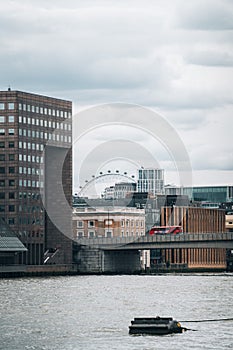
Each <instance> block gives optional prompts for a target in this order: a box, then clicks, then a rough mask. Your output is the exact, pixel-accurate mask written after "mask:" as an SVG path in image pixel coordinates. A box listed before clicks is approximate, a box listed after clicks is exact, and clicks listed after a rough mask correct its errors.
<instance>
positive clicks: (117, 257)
mask: <svg viewBox="0 0 233 350" xmlns="http://www.w3.org/2000/svg"><path fill="white" fill-rule="evenodd" d="M75 260H76V263H77V265H78V271H79V272H81V273H90V274H91V273H93V274H95V273H136V272H139V271H141V265H140V252H139V251H138V250H129V251H117V250H116V251H107V250H102V249H98V248H90V247H81V249H79V251H78V252H77V256H76V259H75Z"/></svg>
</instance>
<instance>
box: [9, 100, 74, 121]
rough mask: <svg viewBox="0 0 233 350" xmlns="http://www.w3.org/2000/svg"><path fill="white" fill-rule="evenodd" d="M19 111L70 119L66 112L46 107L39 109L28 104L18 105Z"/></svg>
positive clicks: (69, 114)
mask: <svg viewBox="0 0 233 350" xmlns="http://www.w3.org/2000/svg"><path fill="white" fill-rule="evenodd" d="M8 109H9V108H8ZM13 109H14V108H13ZM19 110H20V111H25V112H32V113H37V114H45V115H51V116H53V117H60V118H70V117H71V112H67V111H63V110H59V109H52V108H47V107H39V106H34V105H29V104H27V105H26V104H25V103H23V104H22V103H19Z"/></svg>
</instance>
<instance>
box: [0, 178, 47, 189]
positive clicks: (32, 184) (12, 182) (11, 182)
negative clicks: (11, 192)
mask: <svg viewBox="0 0 233 350" xmlns="http://www.w3.org/2000/svg"><path fill="white" fill-rule="evenodd" d="M15 185H16V181H15V180H14V179H12V180H3V179H0V187H6V186H9V187H14V186H15ZM19 186H20V187H22V186H24V187H36V188H42V187H43V186H44V183H43V181H40V182H39V181H35V180H26V179H25V180H23V179H19Z"/></svg>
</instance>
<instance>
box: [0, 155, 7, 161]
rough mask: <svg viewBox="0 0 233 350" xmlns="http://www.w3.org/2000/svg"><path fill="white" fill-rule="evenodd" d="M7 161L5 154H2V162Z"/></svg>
mask: <svg viewBox="0 0 233 350" xmlns="http://www.w3.org/2000/svg"><path fill="white" fill-rule="evenodd" d="M5 160H6V156H5V154H0V162H4V161H5Z"/></svg>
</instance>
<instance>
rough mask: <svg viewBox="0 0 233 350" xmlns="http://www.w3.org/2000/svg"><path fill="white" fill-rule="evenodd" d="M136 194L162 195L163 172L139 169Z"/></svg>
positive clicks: (161, 170)
mask: <svg viewBox="0 0 233 350" xmlns="http://www.w3.org/2000/svg"><path fill="white" fill-rule="evenodd" d="M137 191H138V192H148V193H149V194H150V195H154V196H155V195H157V194H163V193H164V170H163V169H153V168H147V169H144V168H142V169H139V170H138V181H137Z"/></svg>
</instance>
